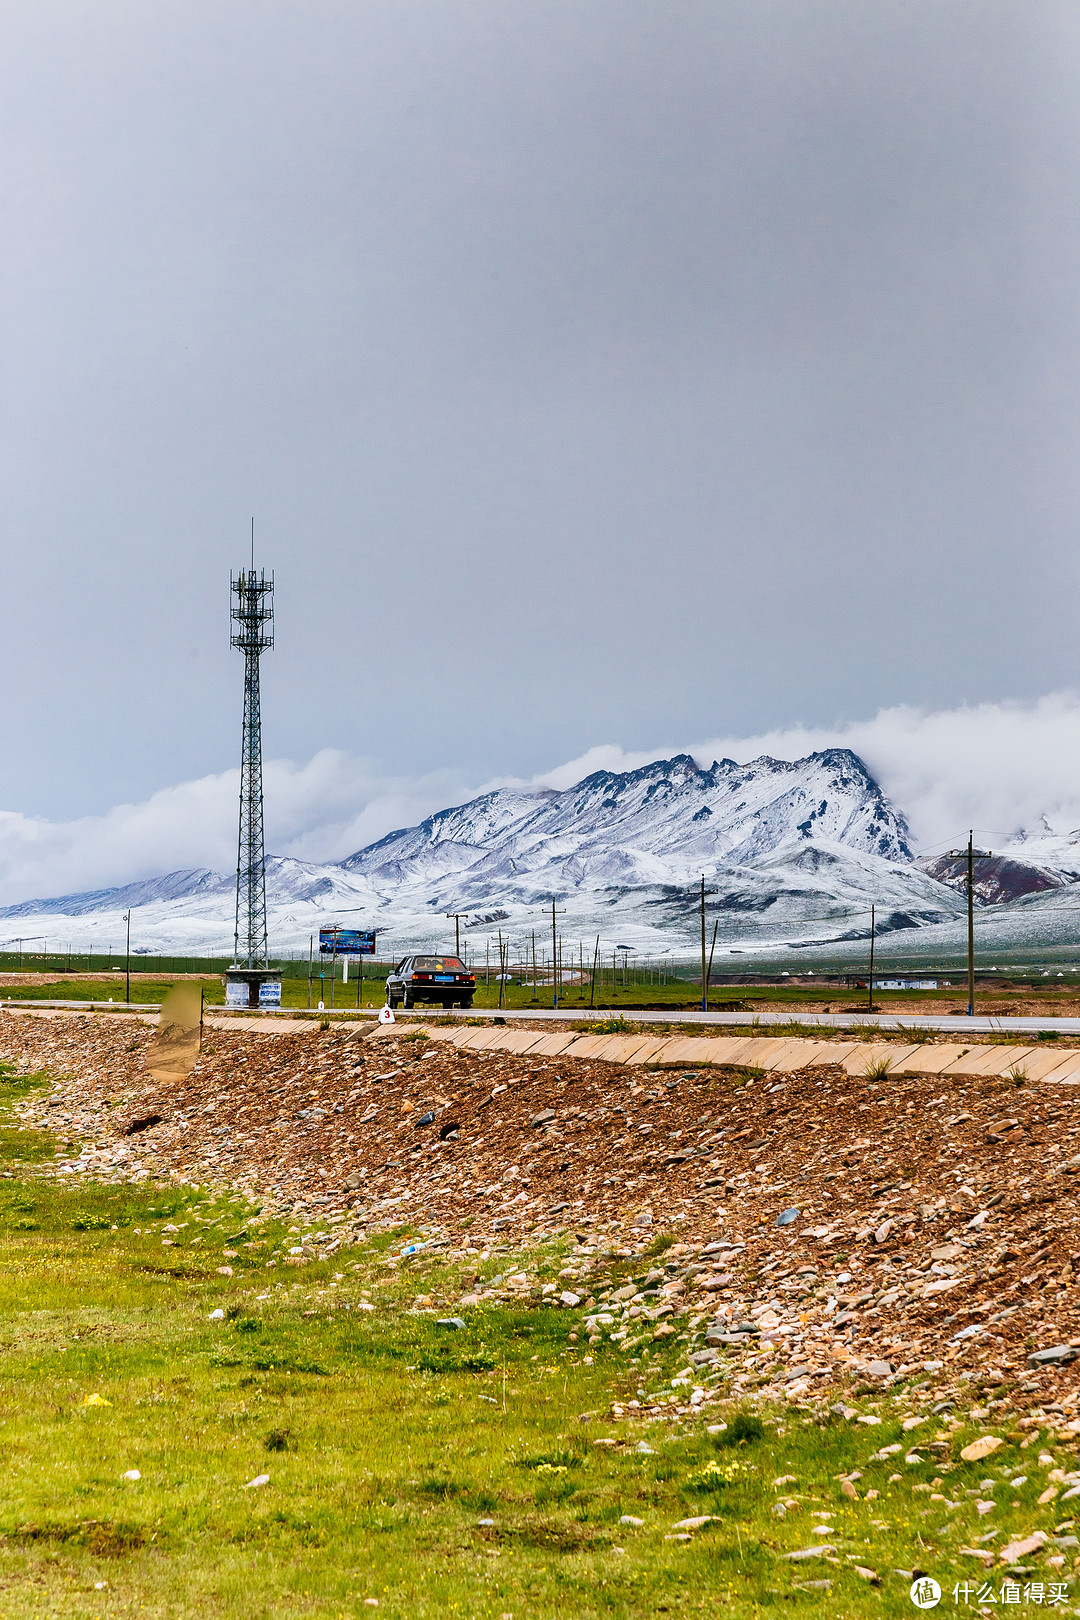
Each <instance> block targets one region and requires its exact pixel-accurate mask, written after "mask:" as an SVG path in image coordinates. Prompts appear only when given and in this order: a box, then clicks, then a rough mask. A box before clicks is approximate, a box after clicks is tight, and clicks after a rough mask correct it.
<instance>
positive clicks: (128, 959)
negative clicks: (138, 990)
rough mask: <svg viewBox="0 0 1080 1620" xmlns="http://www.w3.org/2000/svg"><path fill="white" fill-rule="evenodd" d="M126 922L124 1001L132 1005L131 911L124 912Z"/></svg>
mask: <svg viewBox="0 0 1080 1620" xmlns="http://www.w3.org/2000/svg"><path fill="white" fill-rule="evenodd" d="M124 921H125V922H126V923H127V956H126V960H125V965H124V974H125V980H126V989H125V991H124V1000H125V1001H126V1002H128V1003H129V1004H130V1002H131V912H130V911H125V912H124Z"/></svg>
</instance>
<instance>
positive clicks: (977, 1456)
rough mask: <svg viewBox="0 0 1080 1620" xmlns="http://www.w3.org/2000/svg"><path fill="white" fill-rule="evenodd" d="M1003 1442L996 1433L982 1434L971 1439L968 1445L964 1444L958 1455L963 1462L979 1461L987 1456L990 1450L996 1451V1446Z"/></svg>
mask: <svg viewBox="0 0 1080 1620" xmlns="http://www.w3.org/2000/svg"><path fill="white" fill-rule="evenodd" d="M1004 1443H1005V1442H1004V1441H1003V1440H1000V1439H999V1438H998V1436H997V1435H996V1434H983V1435H980V1436H979V1438H978V1439H977V1440H972V1442H971V1444H970V1445H967V1446H965V1447H964V1449H963V1451H962V1452H961V1453H960V1455H961V1457H962V1458H963V1460H964V1462H981V1461H982V1459H983V1458H984V1457H989V1456H990V1454H991V1452H994V1451H997V1449H998V1447H999V1446H1002V1445H1004Z"/></svg>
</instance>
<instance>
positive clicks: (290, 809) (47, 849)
mask: <svg viewBox="0 0 1080 1620" xmlns="http://www.w3.org/2000/svg"><path fill="white" fill-rule="evenodd" d="M829 747H843V748H852V749H854V751H855V752H856V753H857V754H860V755H861V756H862V758H863V759H864V760H865V761H866V763H867V765H868V767H869V768H870V770H871V772H872V773H873V774H874V776H876V777H877V779H878V781H879V782H880V783H881V785H882V787H883V788H884V789H885V791H886V793H888V795H889V796H890V798H891V799H892V800H893V801H894V803H896V804H897V805H898V806H899V807H900V808H901V809H902V810H903V811H904V812H905V813H906V815H907V816H908V819H909V820H910V822H911V826H912V831H913V835H914V841H915V844H916V846H917V847H918V848H919V849H921V850H929V849H935V848H939V847H941V846H943V845H947V844H953V843H958V842H959V841H960V840H961V839H962V838H963V837H964V836H965V835H966V832H967V828H968V827H970V826H974V827H975V829H976V835H977V836H978V837H980V838H981V839H982V840H983V842H984V843H989V844H990V845H991V846H993V843H994V842H995V840H996V841H997V842H998V843H1003V842H1004V841H1005V839H1006V838H1008V837H1011V836H1013V835H1015V834H1016V833H1017V832H1018V831H1019V830H1020V829H1022V828H1029V829H1036V828H1038V827H1039V826H1040V823H1041V818H1042V817H1044V816H1045V817H1046V819H1047V821H1048V822H1049V824H1050V826H1051V827H1052V829H1053V830H1054V831H1055V832H1059V833H1065V832H1069V831H1071V830H1073V829H1074V828H1076V827H1080V696H1078V695H1077V694H1076V693H1072V692H1062V693H1054V694H1051V695H1050V696H1048V697H1044V698H1040V699H1038V700H1037V701H1036V702H1032V703H983V704H978V705H975V706H972V707H964V708H957V709H945V710H939V711H936V712H927V711H924V710H919V709H912V708H906V707H899V708H892V709H883V710H881V711H880V713H878V714H877V715H875V716H874V717H873V719H870V720H858V721H853V722H851V723H849V724H846V725H843V726H838V727H835V728H831V729H830V728H826V727H813V728H811V727H803V726H793V727H791V728H789V729H787V730H783V731H772V732H767V733H764V734H762V735H761V736H757V737H720V738H714V739H712V740H709V741H705V742H700V743H691V744H686V743H671V744H669V745H665V746H661V747H658V748H653V749H649V750H648V751H647V752H646V751H637V752H633V751H628V750H624V749H622V748H620V747H618V746H616V745H614V744H611V745H603V746H599V747H596V748H592V749H590V750H589V751H588V752H587V753H586V754H583V755H581V756H580V758H578V759H576V760H571V761H569V762H568V763H567V764H565V765H560V766H558V767H557V768H555V769H554V770H551V771H546V772H543V773H542V774H541V775H539V776H537V777H536V778H535V779H534V781H535V785H537V786H550V787H559V788H562V787H569V786H571V785H572V784H573V783H574V782H577V781H580V779H581V778H582V777H583V776H586V775H588V774H589V772H590V771H596V770H613V771H623V770H632V769H633V768H635V767H636V766H639V765H643V764H646V763H647V762H648V761H649V760H653V759H663V758H666V757H668V756H669V755H671V754H676V753H690V754H693V755H694V757H695V758H696V759H698V760H700V761H701V762H702V763H704V764H709V763H711V762H712V760H713V759H722V758H724V757H725V756H726V757H728V758H731V759H736V760H739V761H740V762H742V761H746V760H750V759H755V758H756V757H757V756H758V755H760V754H772V755H774V756H775V757H776V758H779V759H798V758H799V757H800V756H802V755H803V754H807V753H811V752H813V750H815V749H820V748H829ZM264 779H265V794H266V827H267V847H268V848H269V849H270V850H272V851H273V852H274V853H275V854H283V855H295V856H297V857H299V858H300V859H303V860H311V861H325V860H340V859H342V858H343V857H344V856H346V855H349V854H351V853H352V852H353V851H354V850H356V849H359V848H361V847H362V846H363V845H364V844H368V843H371V842H373V841H374V840H375V839H377V838H380V837H382V836H383V834H384V833H387V832H390V831H392V830H393V829H394V828H395V827H403V826H410V825H412V824H413V823H414V822H416V821H420V820H422V819H423V817H424V816H426V815H429V814H430V813H431V812H432V811H433V810H438V809H441V808H443V807H444V806H445V805H450V804H458V803H461V802H462V801H463V800H465V799H467V798H470V797H472V796H473V795H474V794H475V793H478V792H481V791H483V790H484V788H485V787H488V788H490V787H493V786H499V785H502V784H501V783H486V784H483V783H481V784H478V783H475V782H471V781H469V780H468V778H467V777H466V775H465V774H464V773H463V772H457V771H441V772H434V773H432V774H431V775H429V776H425V777H420V778H412V779H405V778H393V777H386V776H380V775H379V774H378V772H377V771H376V770H375V768H374V767H373V766H372V764H371V762H370V761H363V760H357V759H354V758H352V757H351V756H349V755H347V754H344V753H340V752H338V751H336V750H332V749H325V750H323V751H322V752H321V753H319V754H316V755H315V757H314V758H313V759H311V760H310V761H309V762H308V763H307V764H306V765H295V764H293V763H291V762H290V761H288V760H274V761H271V762H269V763H268V764H267V766H266V768H265V772H264ZM503 781H504V782H506V783H509V782H510V781H511V779H509V778H505V779H503ZM515 785H519V786H523V785H526V784H523V783H519V782H516V783H515ZM238 791H239V777H238V773H237V772H236V771H226V772H223V773H222V774H221V775H218V776H206V777H202V778H201V779H200V780H198V781H195V782H184V783H181V784H180V785H178V786H176V787H170V788H163V789H162V790H161V791H160V792H158V793H155V794H154V795H153V796H152V797H151V798H149V799H147V800H146V801H145V802H144V803H142V804H125V805H117V806H116V807H115V808H114V809H112V810H110V811H108V812H107V813H106V814H105V815H101V816H86V817H82V818H80V819H79V820H76V821H65V822H54V821H47V820H45V819H44V818H40V817H31V816H24V815H21V814H20V813H19V812H18V811H0V902H2V903H4V904H8V905H10V904H14V903H15V902H17V901H20V900H27V899H31V898H35V897H42V898H44V897H49V896H52V895H58V894H67V893H72V892H75V891H85V890H92V889H97V888H108V887H112V886H113V885H116V884H122V883H128V882H132V881H134V880H136V879H138V878H143V877H154V876H157V875H159V874H160V873H163V872H169V871H177V870H181V869H184V868H189V867H212V868H213V869H214V870H216V871H229V870H231V869H232V868H234V867H235V863H236V815H237V793H238Z"/></svg>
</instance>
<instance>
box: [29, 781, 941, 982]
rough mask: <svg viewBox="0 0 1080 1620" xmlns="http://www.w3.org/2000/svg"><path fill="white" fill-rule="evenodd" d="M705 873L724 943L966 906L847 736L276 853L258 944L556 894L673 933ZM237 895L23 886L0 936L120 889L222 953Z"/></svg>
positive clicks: (501, 913)
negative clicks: (341, 846) (313, 859)
mask: <svg viewBox="0 0 1080 1620" xmlns="http://www.w3.org/2000/svg"><path fill="white" fill-rule="evenodd" d="M702 874H704V876H705V878H706V884H707V888H708V891H709V893H708V906H709V910H710V913H712V914H713V915H714V916H717V917H719V918H720V927H719V940H720V944H719V947H718V948H719V949H720V950H721V952H724V951H725V950H726V949H727V948H728V946H727V943H726V942H728V941H734V940H737V939H743V938H745V939H746V941H747V942H749V943H751V944H752V943H753V942H755V941H760V942H761V943H764V942H766V941H767V940H778V939H789V940H790V939H797V938H802V939H806V938H813V939H817V938H823V937H824V938H834V939H835V938H837V937H848V938H853V939H858V938H863V937H865V935H866V933H867V932H868V930H869V908H870V906H871V904H874V905H876V906H877V908H878V927H879V930H889V929H898V928H899V929H904V928H912V927H919V926H925V925H928V924H932V923H938V922H945V921H947V920H948V919H951V918H952V917H954V916H957V915H959V913H960V911H961V910H962V907H963V900H962V897H961V896H960V895H958V894H957V893H955V892H954V890H953V889H952V888H950V887H949V886H948V885H947V884H943V883H940V882H938V881H936V880H935V878H934V877H932V876H930V875H928V874H927V873H925V872H923V871H920V870H919V869H918V868H917V867H916V866H915V865H914V864H913V863H912V860H911V850H910V844H909V837H908V829H907V825H906V822H905V820H904V817H903V815H902V814H901V813H900V812H899V811H898V810H897V809H896V808H895V807H894V806H893V805H892V804H890V802H889V800H888V799H887V798H886V796H885V795H884V794H883V793H882V791H881V789H880V787H879V786H878V784H877V783H876V782H875V781H874V780H873V778H872V777H871V775H870V774H869V772H868V771H867V769H866V766H865V765H864V764H863V762H862V760H860V759H859V758H858V756H857V755H856V754H853V753H852V752H850V750H848V749H827V750H825V751H823V752H821V753H816V754H810V755H808V756H807V757H806V758H805V759H800V760H794V761H788V760H776V759H771V758H768V757H763V758H761V759H758V760H754V761H752V762H751V763H750V764H747V765H738V764H736V763H735V762H734V761H733V760H720V761H717V762H714V763H713V764H712V765H711V766H710V767H709V768H708V769H704V768H702V767H701V766H699V765H697V764H696V762H695V761H694V760H693V759H692V758H690V756H689V755H685V754H680V755H676V756H675V758H673V759H669V760H660V761H656V762H654V763H653V764H650V765H645V766H643V767H642V768H641V769H640V770H636V771H627V772H623V773H613V772H610V771H598V772H595V773H594V774H593V775H591V776H588V777H586V778H585V779H584V780H583V781H581V782H579V783H577V784H576V785H575V786H574V787H571V788H568V789H565V790H562V791H556V790H554V789H538V790H526V789H516V788H500V789H497V790H496V791H494V792H491V793H487V794H484V795H482V796H481V797H480V798H477V799H474V800H472V801H470V802H469V803H468V804H464V805H459V806H456V807H454V808H451V809H447V810H443V811H440V812H439V813H438V814H437V815H433V816H430V817H428V819H427V820H426V821H424V822H422V823H421V824H420V825H419V826H417V827H409V828H403V829H401V830H400V831H397V832H394V833H390V834H388V836H387V837H385V838H382V839H380V840H379V841H378V842H377V843H375V844H372V845H370V846H369V847H368V848H366V849H362V850H359V851H357V853H356V854H355V855H352V856H350V857H349V858H348V859H347V860H345V861H342V862H340V863H334V864H327V865H318V864H313V863H309V862H302V861H295V860H289V859H286V858H284V857H273V858H271V859H270V860H269V861H268V862H267V903H268V912H269V921H270V932H271V940H272V947H273V949H274V950H275V952H282V953H284V952H294V951H297V950H306V948H307V946H308V942H309V939H310V936H311V935H312V933H315V932H317V930H318V927H319V925H320V924H325V923H327V922H332V921H336V922H341V923H344V924H346V925H352V926H366V927H376V928H378V929H379V930H380V932H381V934H382V936H383V940H384V944H385V948H386V949H388V950H394V949H398V948H400V949H402V950H404V949H405V948H407V946H409V945H418V946H419V945H425V944H433V943H435V942H436V941H441V942H445V939H446V938H447V934H448V924H447V922H446V914H447V913H449V912H458V913H463V914H464V923H465V928H466V935H467V936H468V935H469V934H473V935H475V936H476V940H477V941H479V940H480V939H483V938H486V937H487V935H489V934H490V933H491V932H493V931H494V930H496V929H499V928H501V929H502V931H503V933H504V934H509V935H510V936H511V937H512V938H513V939H514V940H515V941H516V942H517V943H520V941H521V940H522V939H523V938H524V937H525V936H526V935H528V934H531V932H532V930H533V929H534V928H535V929H536V930H537V931H542V930H543V929H544V927H545V920H544V912H545V908H546V907H550V905H551V902H552V899H553V898H554V899H555V900H556V903H557V906H558V908H559V915H560V916H561V918H562V921H561V923H560V931H561V932H563V933H564V934H565V935H567V936H568V937H570V938H578V937H580V938H581V939H586V938H588V939H593V938H594V937H595V936H596V935H597V934H599V935H600V937H601V946H602V948H603V947H605V946H610V945H611V944H614V943H616V942H618V943H623V944H629V945H632V946H633V947H634V948H635V949H637V950H639V951H646V952H649V953H654V952H661V951H666V950H671V951H674V952H681V951H685V950H686V949H687V947H688V945H689V944H690V943H691V941H692V940H693V937H694V931H695V927H696V922H697V915H698V913H697V904H698V899H697V896H698V885H699V883H700V878H701V876H702ZM233 896H234V878H233V876H232V874H231V873H226V874H222V873H214V872H209V871H188V872H174V873H170V874H168V875H167V876H165V877H162V878H156V879H148V880H146V881H144V882H141V883H135V884H129V885H127V886H126V887H125V888H122V889H114V890H103V891H101V890H99V891H95V892H94V893H91V894H82V895H69V896H64V897H61V898H59V899H52V900H36V901H35V900H32V901H24V902H23V903H21V904H20V905H17V906H10V907H8V908H6V909H4V910H0V918H2V919H4V920H6V922H7V924H8V928H9V929H10V932H11V935H12V936H13V937H14V935H15V934H16V932H18V933H19V934H22V935H23V936H24V937H26V936H27V935H29V934H30V933H31V931H33V932H34V933H35V934H44V935H51V936H52V937H53V938H54V939H55V940H56V942H57V944H60V943H61V942H62V941H67V940H71V942H72V943H73V945H74V947H75V948H76V949H78V948H79V945H80V944H81V945H82V948H84V949H85V948H87V947H88V946H89V945H90V944H92V943H94V942H96V943H94V948H95V949H101V948H104V947H105V945H106V944H108V943H111V944H113V945H114V946H115V945H116V944H117V943H118V941H119V939H120V937H121V924H120V919H121V915H122V913H123V912H124V911H125V910H127V909H129V908H131V909H132V910H133V911H134V913H135V916H134V917H133V940H134V939H137V940H138V945H139V948H140V949H141V950H144V951H147V950H152V951H166V950H168V951H174V952H188V951H200V950H205V951H211V950H212V951H214V952H216V953H220V952H221V951H223V950H227V949H228V948H229V947H230V945H231V940H232V917H233ZM16 925H17V926H16ZM380 954H382V950H380Z"/></svg>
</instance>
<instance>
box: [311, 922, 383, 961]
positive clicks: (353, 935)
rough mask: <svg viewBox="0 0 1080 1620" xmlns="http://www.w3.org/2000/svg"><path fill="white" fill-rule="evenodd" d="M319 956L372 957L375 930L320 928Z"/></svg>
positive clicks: (373, 953)
mask: <svg viewBox="0 0 1080 1620" xmlns="http://www.w3.org/2000/svg"><path fill="white" fill-rule="evenodd" d="M319 955H320V956H374V955H375V930H374V928H372V929H369V930H365V929H360V928H320V929H319Z"/></svg>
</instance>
